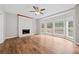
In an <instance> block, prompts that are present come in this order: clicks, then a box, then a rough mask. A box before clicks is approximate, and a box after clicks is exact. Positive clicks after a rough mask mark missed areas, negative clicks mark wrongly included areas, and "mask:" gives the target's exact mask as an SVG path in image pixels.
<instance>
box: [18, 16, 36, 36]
mask: <svg viewBox="0 0 79 59" xmlns="http://www.w3.org/2000/svg"><path fill="white" fill-rule="evenodd" d="M35 23H36V22H35V20H34V19H29V18H26V17H22V16H19V37H22V36H28V35H33V34H35V32H36V27H35V26H36V24H35ZM23 29H30V34H22V30H23Z"/></svg>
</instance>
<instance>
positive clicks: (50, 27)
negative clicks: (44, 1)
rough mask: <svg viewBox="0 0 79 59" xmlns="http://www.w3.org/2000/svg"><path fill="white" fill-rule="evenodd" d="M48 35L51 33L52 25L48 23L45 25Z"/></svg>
mask: <svg viewBox="0 0 79 59" xmlns="http://www.w3.org/2000/svg"><path fill="white" fill-rule="evenodd" d="M46 30H47V32H48V33H52V32H53V23H52V22H49V23H47V28H46Z"/></svg>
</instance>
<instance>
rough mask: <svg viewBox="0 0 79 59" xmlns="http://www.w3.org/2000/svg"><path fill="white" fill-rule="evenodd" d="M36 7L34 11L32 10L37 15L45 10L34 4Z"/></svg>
mask: <svg viewBox="0 0 79 59" xmlns="http://www.w3.org/2000/svg"><path fill="white" fill-rule="evenodd" d="M33 8H34V11H30V12H34V13H35V15H39V14H44V13H43V11H44V10H45V8H42V9H41V8H39V7H36V6H33Z"/></svg>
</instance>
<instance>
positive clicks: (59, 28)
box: [55, 21, 64, 34]
mask: <svg viewBox="0 0 79 59" xmlns="http://www.w3.org/2000/svg"><path fill="white" fill-rule="evenodd" d="M55 33H56V34H64V22H63V21H59V22H55Z"/></svg>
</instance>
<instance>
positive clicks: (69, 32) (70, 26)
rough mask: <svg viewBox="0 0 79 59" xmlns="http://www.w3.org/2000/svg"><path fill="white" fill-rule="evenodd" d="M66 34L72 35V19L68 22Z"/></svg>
mask: <svg viewBox="0 0 79 59" xmlns="http://www.w3.org/2000/svg"><path fill="white" fill-rule="evenodd" d="M68 36H71V37H73V21H69V22H68Z"/></svg>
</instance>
